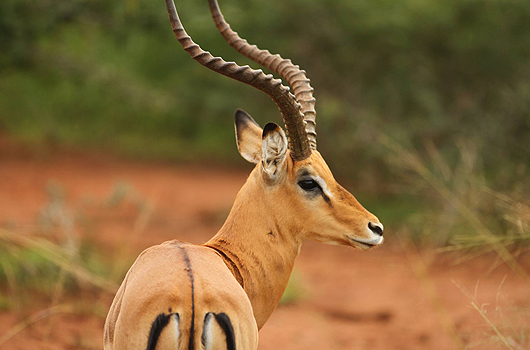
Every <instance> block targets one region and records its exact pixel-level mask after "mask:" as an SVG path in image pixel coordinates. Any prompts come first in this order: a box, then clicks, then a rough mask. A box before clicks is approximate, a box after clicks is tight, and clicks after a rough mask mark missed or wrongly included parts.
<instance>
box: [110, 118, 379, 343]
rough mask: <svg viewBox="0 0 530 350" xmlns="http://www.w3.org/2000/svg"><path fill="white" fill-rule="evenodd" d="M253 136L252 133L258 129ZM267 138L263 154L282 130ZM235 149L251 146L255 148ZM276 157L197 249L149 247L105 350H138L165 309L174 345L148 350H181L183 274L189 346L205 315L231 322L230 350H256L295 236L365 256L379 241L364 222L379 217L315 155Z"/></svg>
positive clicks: (164, 337)
mask: <svg viewBox="0 0 530 350" xmlns="http://www.w3.org/2000/svg"><path fill="white" fill-rule="evenodd" d="M243 127H244V125H243ZM257 129H259V130H254V133H259V132H261V129H260V128H257ZM247 130H252V129H250V128H247ZM270 133H278V134H276V135H270ZM270 133H269V135H268V136H267V137H264V139H263V149H267V147H272V146H274V144H267V142H276V143H277V140H278V139H277V137H282V135H283V131H281V130H273V131H271V132H270ZM247 136H249V137H247V138H241V141H242V140H244V139H248V140H254V141H252V142H256V141H255V140H256V135H254V136H252V135H247ZM283 137H285V136H283ZM271 140H272V141H271ZM240 148H241V147H240ZM242 148H243V149H256V145H253V146H249V145H246V146H245V145H243V147H242ZM282 152H283V154H278V155H277V158H276V159H272V161H273V162H274V163H275V165H274V166H275V167H277V170H276V174H275V175H274V176H271V174H270V172H267V171H265V169H264V167H267V166H269V165H268V162H259V163H258V164H257V165H256V167H255V168H254V170H253V171H252V173H251V174H250V176H249V178H248V180H247V182H246V183H245V184H244V185H243V187H242V188H241V190H240V191H239V193H238V195H237V198H236V200H235V203H234V206H233V207H232V210H231V212H230V214H229V216H228V218H227V220H226V222H225V223H224V225H223V227H222V228H221V229H220V230H219V232H218V233H217V234H216V235H215V236H214V237H213V238H212V239H210V240H209V241H208V242H206V243H205V244H204V245H191V244H186V243H182V242H177V241H171V242H166V243H163V244H161V245H159V246H155V247H152V248H149V249H147V250H146V251H144V252H143V253H142V254H141V255H140V256H139V257H138V259H137V261H136V262H135V263H134V265H133V266H132V267H131V269H130V270H129V272H128V274H127V276H126V277H125V280H124V282H123V284H122V286H121V287H120V289H119V291H118V293H117V294H116V297H115V299H114V302H113V304H112V307H111V309H110V311H109V315H108V317H107V321H106V324H105V349H106V350H111V349H115V350H128V349H145V348H146V346H147V339H148V336H149V331H150V329H151V325H152V323H153V321H154V320H155V319H156V317H157V315H159V314H161V313H168V312H177V313H179V316H180V328H179V329H180V338H179V339H176V337H175V336H174V333H175V331H174V329H173V328H171V327H170V325H168V326H167V327H166V328H165V329H164V331H163V332H162V333H161V336H160V339H159V342H158V345H157V347H156V349H157V350H158V349H182V350H184V349H186V350H189V347H188V346H189V337H190V328H191V314H192V311H191V309H192V303H191V298H192V296H191V285H190V273H191V275H192V276H193V281H194V306H195V322H194V324H195V332H194V335H193V336H194V337H195V345H196V349H202V347H201V346H200V341H201V340H200V337H201V334H202V331H203V328H202V327H203V321H204V317H205V315H206V313H208V312H215V313H219V312H224V313H226V314H227V315H228V316H229V318H230V320H231V322H232V324H233V326H234V331H235V334H236V348H237V349H241V350H249V349H256V348H257V338H258V335H257V332H258V329H260V328H261V327H262V326H263V325H264V324H265V322H266V321H267V320H268V318H269V317H270V315H271V314H272V312H273V311H274V309H275V308H276V306H277V305H278V302H279V300H280V298H281V296H282V294H283V292H284V290H285V287H286V286H287V282H288V280H289V276H290V274H291V271H292V269H293V265H294V261H295V258H296V257H297V256H298V254H299V252H300V247H301V244H302V240H303V239H313V240H317V241H320V242H325V243H333V244H343V245H350V246H353V247H357V248H360V249H363V250H366V249H369V248H370V246H369V245H365V244H362V243H358V242H356V240H357V239H361V240H375V238H374V237H376V238H377V239H378V240H376V241H377V243H375V244H374V245H378V244H380V243H382V237H380V236H379V235H375V233H370V231H369V230H368V228H367V227H368V223H369V222H372V223H376V224H378V225H380V223H379V220H378V219H377V218H376V217H375V216H374V215H372V214H371V213H369V212H368V211H367V210H366V209H364V208H363V207H362V206H361V205H360V204H359V202H357V200H356V199H355V198H354V197H353V196H352V195H351V194H350V193H349V192H348V191H346V190H345V189H344V188H342V187H341V186H340V185H339V184H338V183H337V182H336V181H335V180H334V178H333V174H332V173H331V171H330V169H329V168H328V166H327V165H326V163H325V161H324V159H323V158H322V157H321V155H320V153H319V152H317V151H313V152H312V154H311V156H310V157H309V158H307V159H305V160H303V161H299V162H295V161H293V160H292V158H291V157H290V155H289V151H288V150H285V149H284V150H282V151H281V152H279V153H282ZM302 173H307V174H309V175H311V176H313V177H315V178H319V179H321V180H322V181H323V182H322V183H323V185H324V187H325V192H326V193H327V194H328V195H327V197H328V198H327V199H324V196H320V195H318V196H313V197H311V196H308V195H307V193H304V190H303V189H302V188H301V187H300V186H299V185H298V182H299V181H300V175H301V174H302ZM306 176H307V175H306ZM319 181H320V180H319ZM381 227H382V226H381ZM184 252H185V253H186V255H187V256H188V260H189V266H190V267H191V271H190V269H189V268H188V265H187V263H186V259H185V257H184ZM170 309H171V310H170ZM216 327H217V326H216ZM215 329H216V330H215V332H216V333H215V339H218V340H217V341H218V342H217V343H216V345H215V347H213V348H214V349H225V348H226V345H225V344H226V343H225V341H226V340H225V339H223V337H222V335H223V333H221V332H220V328H218V327H217V328H215Z"/></svg>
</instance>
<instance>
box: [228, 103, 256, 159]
mask: <svg viewBox="0 0 530 350" xmlns="http://www.w3.org/2000/svg"><path fill="white" fill-rule="evenodd" d="M234 121H235V128H236V142H237V150H238V151H239V154H241V156H242V157H243V158H245V160H247V161H249V162H251V163H254V164H257V163H259V161H260V160H261V136H262V130H261V128H260V126H259V125H258V123H256V122H255V121H254V119H252V117H251V116H250V115H249V114H248V113H247V112H245V111H244V110H242V109H238V110H237V111H236V113H235V115H234Z"/></svg>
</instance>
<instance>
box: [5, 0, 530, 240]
mask: <svg viewBox="0 0 530 350" xmlns="http://www.w3.org/2000/svg"><path fill="white" fill-rule="evenodd" d="M220 2H221V4H220V5H221V7H222V8H223V11H224V14H225V17H226V18H227V20H228V21H229V22H230V23H231V24H232V27H233V28H234V29H235V30H237V31H238V32H239V33H241V35H242V36H244V37H246V38H247V39H248V40H249V42H251V43H256V44H259V46H260V47H263V48H267V49H269V50H271V51H272V52H279V53H281V54H282V55H284V56H286V57H290V58H292V59H293V61H294V62H295V63H297V64H300V65H301V66H302V67H303V68H304V69H306V70H307V71H308V75H309V76H310V77H311V79H312V84H313V86H314V87H315V90H316V94H315V95H316V97H317V98H318V104H317V110H318V112H319V116H318V132H319V149H320V150H321V152H322V153H323V155H324V156H325V157H326V159H327V161H328V163H329V164H330V166H331V168H332V169H333V170H334V173H335V174H336V175H337V177H338V178H339V179H340V180H341V181H342V182H345V183H346V185H348V186H350V187H353V188H355V187H357V188H362V189H363V191H362V192H361V193H359V191H354V192H355V193H356V194H358V197H360V200H361V202H363V203H367V205H366V206H367V207H368V208H369V209H370V210H372V211H374V212H377V213H378V215H379V217H380V218H381V219H382V221H383V222H385V224H386V225H387V226H390V227H396V225H398V224H403V223H406V225H407V226H408V227H409V228H411V229H412V231H413V233H414V234H415V235H416V236H421V235H427V234H428V235H429V236H430V237H435V241H436V242H439V243H442V244H443V243H446V242H447V241H448V240H449V239H450V237H451V236H453V235H457V234H459V233H462V232H468V229H469V220H466V219H465V218H464V217H463V216H462V215H460V214H461V213H459V211H458V209H457V208H455V207H454V206H453V205H451V202H450V201H448V200H447V198H446V197H444V196H440V192H439V191H438V190H437V187H436V186H432V183H429V181H426V179H425V177H424V176H422V175H421V174H419V173H418V172H417V169H415V168H414V166H411V163H410V162H408V161H407V159H408V158H407V157H408V156H409V155H410V154H409V152H412V153H413V154H414V155H415V157H417V160H418V161H419V162H420V163H422V164H423V165H424V166H425V167H426V168H427V169H428V170H429V172H431V173H432V174H433V175H434V176H435V177H436V178H437V179H439V180H440V181H441V182H440V183H442V184H444V186H446V187H447V188H448V190H449V191H451V193H453V194H455V195H456V196H457V197H458V198H460V200H461V201H463V202H462V203H464V204H465V205H467V206H468V207H469V208H472V210H473V212H474V213H475V214H476V216H477V218H479V219H480V220H483V221H484V223H485V225H487V226H488V228H489V229H490V230H491V231H493V232H495V233H497V232H500V233H502V234H504V235H510V234H512V233H513V232H514V231H515V230H516V229H512V228H511V227H512V226H509V225H506V215H505V213H504V212H503V211H502V210H503V209H499V205H498V203H499V198H498V196H493V195H491V194H487V193H486V192H487V191H494V192H495V193H503V195H506V196H508V197H509V198H511V200H514V201H516V202H520V203H524V201H526V198H527V195H528V194H529V193H530V188H529V187H530V181H528V180H529V178H530V177H529V171H530V170H529V160H530V117H529V110H530V63H529V62H530V45H528V43H530V2H529V1H527V0H447V1H443V2H440V1H434V0H424V1H418V0H403V1H398V2H396V1H390V0H371V1H367V0H353V1H352V0H348V1H346V0H335V1H324V0H289V1H280V0H271V1H269V2H263V1H258V0H246V1H242V0H234V1H225V0H221V1H220ZM177 7H178V10H179V12H180V15H181V18H182V20H183V23H184V25H185V26H186V29H187V30H188V32H189V33H190V34H191V35H192V36H193V38H194V39H195V40H196V41H197V42H198V43H200V45H201V46H202V47H203V48H204V49H206V50H209V51H211V52H212V53H213V54H214V55H221V56H223V57H225V58H226V59H227V60H236V61H237V62H238V63H241V64H247V63H250V62H249V61H248V60H246V59H244V58H241V57H240V55H238V54H237V53H236V52H235V51H233V50H232V49H231V48H230V47H229V46H228V45H227V44H226V43H225V42H224V41H223V39H222V38H221V37H220V36H219V34H218V33H217V32H216V29H215V27H214V25H213V22H212V20H211V18H210V14H209V10H208V4H207V1H206V0H205V1H199V2H197V1H191V0H179V1H177ZM251 65H252V66H254V67H256V66H257V65H256V64H251ZM238 107H240V108H243V109H245V110H247V111H248V112H249V113H251V114H252V115H253V116H254V117H255V118H256V120H257V121H259V122H260V123H261V124H262V125H263V124H264V123H266V122H267V121H270V120H274V121H276V122H279V113H278V111H277V109H276V107H275V105H274V104H273V103H272V102H271V101H270V100H269V98H268V97H267V96H264V95H263V94H262V93H261V92H258V91H255V90H254V89H252V88H251V87H248V86H244V85H243V84H240V83H238V82H235V81H232V80H230V79H227V78H225V77H222V76H218V75H217V74H214V73H212V72H210V71H209V70H207V69H205V68H203V67H201V66H200V65H199V64H197V63H196V62H194V61H193V60H191V59H190V58H189V56H188V55H187V54H186V53H185V52H184V51H183V50H182V49H181V47H180V46H179V44H178V42H177V41H176V40H175V38H174V35H173V33H172V31H171V29H170V24H169V21H168V19H167V14H166V10H165V6H164V3H163V2H161V1H160V2H158V1H147V0H126V1H118V2H108V1H103V0H73V1H61V0H56V1H51V0H43V1H39V2H30V1H28V0H3V1H1V2H0V130H3V132H4V133H8V134H10V135H13V136H15V137H16V138H18V139H21V140H25V141H28V142H32V143H36V144H37V145H45V146H46V145H61V146H65V147H70V146H74V147H87V148H99V149H112V150H113V151H114V152H116V153H121V154H126V155H131V156H143V157H151V158H165V159H176V160H180V161H193V160H199V161H217V162H219V163H226V162H233V163H234V164H235V162H236V161H237V162H238V163H237V164H240V163H241V161H240V160H239V155H238V154H237V152H236V150H235V147H234V139H233V138H234V136H233V127H232V114H233V112H234V111H235V109H236V108H238ZM382 138H389V139H390V140H393V141H392V142H396V143H397V144H398V145H400V146H399V147H395V146H392V144H393V143H392V142H391V143H388V142H382V141H381V140H382ZM396 174H397V176H396ZM361 186H362V187H361ZM438 189H439V187H438ZM363 197H365V198H363ZM426 203H428V205H426ZM522 205H524V204H522ZM517 227H521V226H517ZM524 227H526V228H525V229H524V230H523V231H524V232H525V233H526V234H527V233H528V230H527V226H524ZM426 228H427V229H426ZM517 230H520V229H517Z"/></svg>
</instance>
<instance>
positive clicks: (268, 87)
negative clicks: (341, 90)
mask: <svg viewBox="0 0 530 350" xmlns="http://www.w3.org/2000/svg"><path fill="white" fill-rule="evenodd" d="M166 7H167V12H168V15H169V20H170V21H171V26H172V28H173V32H174V33H175V36H176V37H177V40H178V41H179V43H180V44H181V45H182V47H183V48H184V50H185V51H186V52H187V53H188V54H189V55H190V56H191V57H192V58H193V59H194V60H195V61H197V62H199V63H200V64H201V65H203V66H205V67H206V68H209V69H211V70H213V71H214V72H217V73H220V74H223V75H225V76H227V77H229V78H232V79H235V80H237V81H240V82H242V83H245V84H248V85H251V86H253V87H255V88H257V89H259V90H261V91H263V92H265V93H266V94H267V95H269V96H270V97H271V98H272V100H273V101H274V103H276V105H277V106H278V108H279V110H280V112H281V114H282V117H283V120H284V122H285V127H286V129H287V132H288V134H289V136H290V137H289V149H290V150H291V157H292V158H293V159H294V160H303V159H306V158H307V157H309V156H310V155H311V147H310V146H309V141H308V139H307V133H306V131H305V127H304V121H303V114H302V112H301V106H300V104H299V103H298V102H296V99H295V97H294V96H293V95H292V94H291V93H290V92H289V88H288V87H286V86H283V85H282V82H281V80H280V79H274V77H273V76H272V75H271V74H265V73H263V71H262V70H261V69H259V70H254V69H252V68H250V67H249V66H243V67H240V66H239V65H237V64H236V63H234V62H226V61H224V60H223V59H222V58H221V57H214V56H212V55H211V54H210V53H209V52H208V51H204V50H203V49H201V48H200V47H199V45H197V44H196V43H194V42H193V40H192V39H191V37H190V36H189V35H188V34H187V33H186V30H184V27H183V26H182V23H181V21H180V18H179V16H178V13H177V9H176V7H175V3H174V2H173V0H166Z"/></svg>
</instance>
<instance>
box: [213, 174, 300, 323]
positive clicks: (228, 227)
mask: <svg viewBox="0 0 530 350" xmlns="http://www.w3.org/2000/svg"><path fill="white" fill-rule="evenodd" d="M263 192H264V188H263V185H262V184H261V181H260V179H259V172H257V171H256V169H255V170H254V171H253V172H252V173H251V175H250V177H249V179H248V180H247V182H246V183H245V185H244V186H243V187H242V188H241V190H240V191H239V194H238V195H237V198H236V200H235V203H234V206H233V207H232V210H231V211H230V214H229V215H228V219H227V220H226V222H225V223H224V225H223V227H222V228H221V229H220V230H219V232H218V233H217V234H216V235H215V236H214V237H213V238H212V239H210V240H209V241H208V242H206V244H205V245H206V246H209V247H211V248H214V249H215V250H217V251H218V252H219V253H220V254H221V255H222V256H223V258H224V260H225V262H226V263H227V266H228V268H229V269H230V270H231V271H232V273H233V274H234V277H235V278H236V279H237V280H238V282H239V283H240V284H241V285H242V287H243V289H244V290H245V292H246V293H247V296H248V297H249V299H250V302H251V304H252V308H253V310H254V317H255V318H256V322H257V324H258V328H261V327H262V326H263V325H264V324H265V322H266V321H267V320H268V318H269V317H270V315H271V314H272V312H273V311H274V309H275V308H276V306H278V303H279V302H280V299H281V297H282V294H283V292H284V291H285V287H286V286H287V282H288V281H289V276H290V275H291V271H292V269H293V265H294V260H295V258H296V257H297V256H298V253H299V251H300V246H301V239H300V238H299V237H297V235H296V234H295V232H293V231H295V230H293V229H292V228H291V229H289V228H288V227H285V226H284V225H281V224H280V223H279V222H278V221H277V217H276V215H275V214H274V213H275V212H276V210H275V208H274V207H273V206H272V204H273V203H270V202H269V201H268V200H267V197H266V196H264V193H263Z"/></svg>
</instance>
